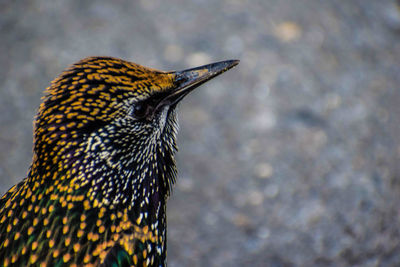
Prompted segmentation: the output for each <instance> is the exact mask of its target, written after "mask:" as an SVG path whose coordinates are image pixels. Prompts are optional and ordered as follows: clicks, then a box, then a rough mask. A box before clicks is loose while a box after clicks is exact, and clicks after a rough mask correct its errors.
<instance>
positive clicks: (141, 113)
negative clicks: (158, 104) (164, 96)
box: [131, 103, 149, 119]
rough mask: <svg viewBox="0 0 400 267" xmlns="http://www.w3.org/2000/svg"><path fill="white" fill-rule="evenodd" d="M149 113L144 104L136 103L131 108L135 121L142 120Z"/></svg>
mask: <svg viewBox="0 0 400 267" xmlns="http://www.w3.org/2000/svg"><path fill="white" fill-rule="evenodd" d="M148 111H149V108H148V105H146V104H144V103H137V104H135V105H134V106H133V108H132V111H131V114H132V116H133V117H135V118H136V119H143V118H144V117H146V116H147V114H148Z"/></svg>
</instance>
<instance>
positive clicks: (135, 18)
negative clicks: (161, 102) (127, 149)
mask: <svg viewBox="0 0 400 267" xmlns="http://www.w3.org/2000/svg"><path fill="white" fill-rule="evenodd" d="M397 8H398V7H396V4H395V2H394V1H392V0H381V1H376V0H354V1H341V0H335V1H333V0H332V1H319V0H279V1H277V0H193V1H183V0H172V1H162V0H141V1H122V0H119V1H118V0H117V1H77V0H76V1H61V0H56V1H45V0H32V1H1V2H0V40H1V41H0V192H1V193H4V192H5V191H6V190H7V189H8V188H9V187H10V186H12V185H13V184H14V183H16V182H18V181H20V180H21V179H22V178H24V177H25V175H26V172H27V170H28V168H29V164H30V161H31V157H32V121H33V118H34V116H35V114H36V111H37V108H38V106H39V103H40V98H41V96H42V94H43V90H44V89H45V88H46V87H47V86H48V85H49V83H50V81H51V80H52V79H53V78H55V77H56V76H57V75H58V74H59V73H60V72H61V71H62V70H63V69H64V68H66V67H67V66H69V65H70V64H72V63H74V62H75V61H77V60H79V59H81V58H83V57H87V56H95V55H106V56H114V57H120V58H123V59H126V60H130V61H133V62H137V63H140V64H143V65H146V66H150V67H153V68H159V69H163V70H172V69H184V68H189V67H195V66H197V65H201V64H205V63H210V62H214V61H219V60H224V59H236V58H237V59H240V60H241V63H240V64H239V66H238V67H236V68H235V69H233V70H231V71H229V72H227V73H225V74H223V75H222V76H221V77H218V78H217V79H215V80H213V81H211V82H209V83H207V84H206V85H204V86H202V87H201V88H199V90H197V91H196V92H195V93H193V94H191V95H190V96H189V97H187V99H185V101H183V102H182V104H181V105H180V111H179V113H180V126H181V131H180V133H179V137H178V138H179V140H178V141H179V147H180V151H179V153H178V155H177V160H178V165H179V166H178V167H179V178H178V181H177V184H176V186H175V190H174V193H173V195H172V197H171V198H170V201H169V203H168V262H169V266H192V267H194V266H399V265H400V232H399V231H400V164H399V162H400V161H399V160H400V127H399V125H400V64H399V62H400V13H399V10H398V9H397Z"/></svg>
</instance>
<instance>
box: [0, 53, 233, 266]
mask: <svg viewBox="0 0 400 267" xmlns="http://www.w3.org/2000/svg"><path fill="white" fill-rule="evenodd" d="M238 62H239V61H238V60H228V61H223V62H217V63H213V64H209V65H204V66H201V67H197V68H192V69H188V70H184V71H169V72H163V71H158V70H155V69H151V68H147V67H143V66H141V65H138V64H134V63H130V62H127V61H124V60H121V59H116V58H111V57H91V58H86V59H83V60H81V61H80V62H78V63H76V64H74V65H73V66H72V67H70V68H69V69H67V70H66V71H64V72H63V73H62V74H61V75H60V76H59V77H58V78H56V79H55V80H54V81H53V82H52V83H51V85H50V87H49V88H47V91H46V95H45V97H44V98H43V102H42V104H41V105H40V108H39V112H38V115H37V117H36V120H35V124H34V147H33V152H34V153H33V160H32V165H31V166H30V169H29V171H28V175H27V177H26V178H25V179H24V180H23V181H22V182H20V183H19V184H17V185H15V186H13V187H12V188H11V189H10V190H9V191H8V192H7V193H6V194H5V195H4V196H3V197H2V198H1V199H0V266H83V265H85V266H166V201H167V199H168V196H169V195H170V192H171V187H172V186H173V184H174V183H175V177H176V165H175V159H174V154H175V151H176V150H177V146H176V135H177V129H178V125H177V119H176V106H177V104H178V102H179V101H180V100H181V99H182V98H183V97H185V96H186V95H187V94H188V93H189V92H191V91H192V90H193V89H195V88H196V87H198V86H199V85H201V84H203V83H205V82H206V81H208V80H210V79H212V78H214V77H215V76H217V75H219V74H221V73H223V72H225V71H226V70H228V69H230V68H232V67H234V66H235V65H237V64H238Z"/></svg>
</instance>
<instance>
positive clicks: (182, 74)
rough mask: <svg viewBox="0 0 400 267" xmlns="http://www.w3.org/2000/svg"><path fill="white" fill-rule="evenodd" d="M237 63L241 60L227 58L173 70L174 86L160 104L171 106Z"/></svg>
mask: <svg viewBox="0 0 400 267" xmlns="http://www.w3.org/2000/svg"><path fill="white" fill-rule="evenodd" d="M237 64H239V60H226V61H221V62H216V63H211V64H208V65H204V66H200V67H196V68H192V69H187V70H183V71H175V72H172V73H171V74H174V76H175V79H174V87H173V88H172V89H171V91H170V93H168V95H167V96H166V97H165V98H164V99H163V100H162V101H161V103H160V104H162V105H170V106H171V105H174V104H177V103H178V102H179V101H180V100H182V98H184V97H185V96H186V95H187V94H188V93H190V92H191V91H193V89H195V88H197V87H199V86H200V85H202V84H203V83H205V82H207V81H209V80H211V79H212V78H214V77H216V76H218V75H220V74H221V73H224V72H225V71H227V70H229V69H231V68H233V67H234V66H236V65H237Z"/></svg>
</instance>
